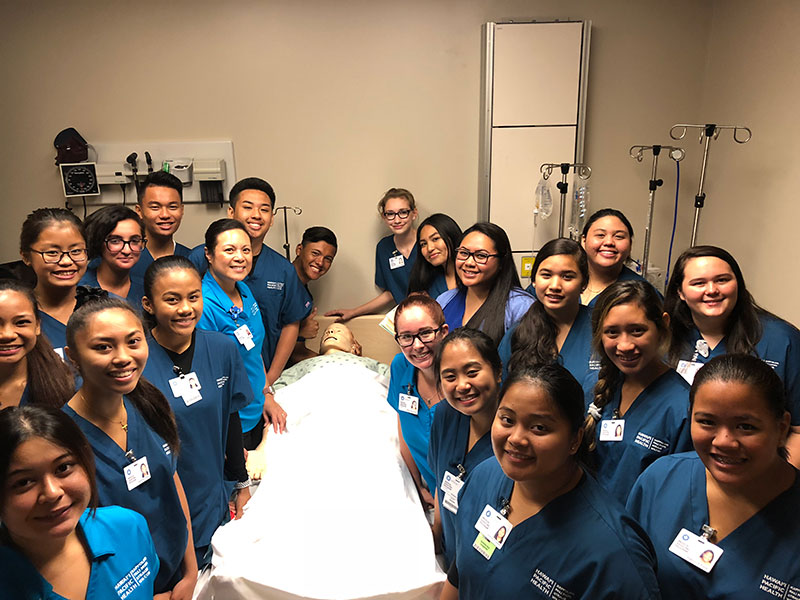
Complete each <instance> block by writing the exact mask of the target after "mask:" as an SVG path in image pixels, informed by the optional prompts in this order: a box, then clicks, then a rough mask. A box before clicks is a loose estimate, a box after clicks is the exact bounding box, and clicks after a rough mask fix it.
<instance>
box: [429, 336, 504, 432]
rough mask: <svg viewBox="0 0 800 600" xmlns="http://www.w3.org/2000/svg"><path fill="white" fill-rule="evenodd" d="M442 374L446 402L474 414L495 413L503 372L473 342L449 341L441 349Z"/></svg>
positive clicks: (458, 409) (461, 411) (440, 371)
mask: <svg viewBox="0 0 800 600" xmlns="http://www.w3.org/2000/svg"><path fill="white" fill-rule="evenodd" d="M439 375H440V377H441V382H442V391H443V392H444V397H445V398H446V399H447V402H448V403H449V404H450V406H452V407H453V408H455V409H456V410H457V411H458V412H460V413H462V414H465V415H468V416H472V415H475V414H482V413H491V414H494V411H495V409H496V408H497V394H498V391H499V389H498V388H499V385H500V373H495V372H494V370H493V369H492V365H491V364H489V363H488V362H487V361H486V360H484V358H483V357H482V356H481V354H480V353H479V352H478V350H477V349H476V348H475V346H474V345H473V344H471V343H470V342H468V341H467V340H455V341H453V342H449V343H448V344H447V346H445V347H444V350H442V357H441V363H440V365H439Z"/></svg>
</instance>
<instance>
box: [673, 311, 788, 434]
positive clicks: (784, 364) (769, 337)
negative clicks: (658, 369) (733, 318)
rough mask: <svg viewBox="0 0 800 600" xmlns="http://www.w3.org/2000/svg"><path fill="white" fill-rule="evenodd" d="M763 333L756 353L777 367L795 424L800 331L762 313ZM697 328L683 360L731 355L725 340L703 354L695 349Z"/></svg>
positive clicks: (760, 318) (686, 346) (701, 360)
mask: <svg viewBox="0 0 800 600" xmlns="http://www.w3.org/2000/svg"><path fill="white" fill-rule="evenodd" d="M758 319H759V321H761V327H762V329H763V333H762V334H761V339H760V340H758V343H757V344H756V351H755V354H756V356H758V357H759V358H760V359H761V360H763V361H764V362H765V363H767V364H768V365H769V366H770V367H772V368H773V369H774V370H775V373H777V374H778V377H780V378H781V381H783V386H784V388H785V389H786V401H787V402H788V404H789V412H791V413H792V425H793V426H798V425H800V331H798V329H797V328H796V327H795V326H794V325H792V324H790V323H787V322H786V321H784V320H783V319H779V318H777V317H773V316H771V315H759V317H758ZM701 337H702V336H701V335H700V332H699V331H698V330H697V328H693V329H692V331H691V333H690V335H689V337H688V338H687V339H686V343H685V344H684V353H683V355H682V356H681V357H680V359H681V360H687V361H694V362H699V363H703V364H705V363H707V362H708V361H710V360H711V359H712V358H714V357H715V356H722V355H723V354H727V352H728V350H727V348H726V346H725V339H724V338H723V339H722V341H720V342H719V344H717V345H716V346H715V347H714V349H713V350H711V351H710V352H709V353H708V356H707V357H703V356H702V355H700V354H698V353H697V352H695V351H694V349H695V344H696V343H697V341H698V340H699V339H700V338H701Z"/></svg>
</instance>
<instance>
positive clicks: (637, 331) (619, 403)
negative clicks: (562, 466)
mask: <svg viewBox="0 0 800 600" xmlns="http://www.w3.org/2000/svg"><path fill="white" fill-rule="evenodd" d="M592 330H593V339H594V346H595V351H596V352H597V355H598V356H600V372H599V375H598V381H597V384H596V385H595V387H594V391H593V394H592V402H591V404H589V407H588V414H587V417H586V436H587V437H588V439H589V442H590V444H589V448H590V450H593V451H594V452H593V453H592V458H593V459H594V465H595V473H596V477H597V481H598V482H599V483H600V485H602V486H603V487H604V488H606V490H607V491H608V492H610V493H611V494H612V495H614V496H615V497H616V498H617V499H618V500H619V501H620V502H622V503H623V504H624V503H625V500H627V498H628V493H630V491H631V488H632V487H633V484H634V482H635V481H636V478H637V477H638V476H639V475H640V474H641V473H642V471H644V470H645V469H646V468H647V467H648V466H649V465H650V464H652V463H653V462H654V461H655V460H656V459H657V458H659V457H661V456H665V455H667V454H675V453H678V452H686V451H688V450H691V449H692V440H691V436H690V433H689V411H688V408H689V384H688V383H686V381H685V380H684V379H683V377H681V376H680V375H678V374H677V373H676V372H675V371H674V370H673V369H671V368H670V367H669V365H667V364H666V363H665V362H664V361H663V359H662V356H663V355H664V352H663V350H664V348H665V346H666V342H667V339H668V338H669V317H667V314H666V313H665V312H664V307H663V305H662V303H661V299H660V298H659V297H658V294H656V292H655V290H654V289H653V287H652V286H651V285H650V284H649V283H646V282H644V281H617V282H616V283H612V284H611V285H610V286H608V287H607V288H606V289H605V290H603V293H602V294H600V296H598V299H597V304H596V306H595V308H594V314H593V315H592Z"/></svg>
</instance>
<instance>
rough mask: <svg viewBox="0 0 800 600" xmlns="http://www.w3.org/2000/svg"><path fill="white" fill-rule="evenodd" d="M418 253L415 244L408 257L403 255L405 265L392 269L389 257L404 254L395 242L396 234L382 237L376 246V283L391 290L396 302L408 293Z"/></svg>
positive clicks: (399, 301) (403, 298)
mask: <svg viewBox="0 0 800 600" xmlns="http://www.w3.org/2000/svg"><path fill="white" fill-rule="evenodd" d="M417 254H418V252H417V245H416V244H414V247H413V248H411V254H409V255H408V258H405V257H403V261H404V264H403V266H402V267H397V268H396V269H391V268H389V259H390V258H392V257H393V256H403V254H402V253H401V252H400V250H398V249H397V246H396V245H395V243H394V235H387V236H386V237H385V238H382V239H381V241H380V242H378V245H377V246H376V247H375V285H377V286H378V287H379V288H381V289H382V290H388V291H389V292H391V294H392V298H394V301H395V304H400V303H401V302H402V301H403V300H405V297H406V296H407V295H408V280H409V278H410V277H411V267H413V266H414V261H415V260H417Z"/></svg>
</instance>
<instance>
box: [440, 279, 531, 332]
mask: <svg viewBox="0 0 800 600" xmlns="http://www.w3.org/2000/svg"><path fill="white" fill-rule="evenodd" d="M436 301H437V302H438V303H439V305H440V306H441V307H442V311H443V312H444V320H445V323H447V326H448V327H449V329H450V331H453V330H454V329H458V328H459V327H463V326H464V322H463V321H464V310H465V308H466V302H467V290H466V288H459V287H455V288H453V289H452V290H447V291H446V292H444V293H443V294H441V295H440V296H438V297H437V298H436ZM533 302H534V299H533V296H531V295H530V294H529V293H528V292H526V291H525V290H523V289H522V288H512V289H511V291H510V292H509V293H508V301H507V302H506V310H505V315H504V319H503V326H504V328H505V330H506V331H508V330H509V329H511V328H512V327H513V326H514V325H515V324H516V323H518V322H519V320H520V319H521V318H522V316H523V315H524V314H525V313H526V312H528V309H529V308H530V306H531V304H533Z"/></svg>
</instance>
